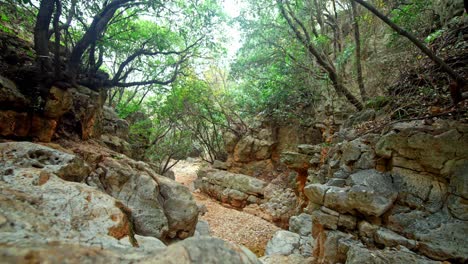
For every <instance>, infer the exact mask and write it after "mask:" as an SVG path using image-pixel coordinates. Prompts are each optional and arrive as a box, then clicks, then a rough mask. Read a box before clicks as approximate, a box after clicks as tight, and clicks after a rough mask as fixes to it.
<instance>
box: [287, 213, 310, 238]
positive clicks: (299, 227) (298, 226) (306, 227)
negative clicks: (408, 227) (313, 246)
mask: <svg viewBox="0 0 468 264" xmlns="http://www.w3.org/2000/svg"><path fill="white" fill-rule="evenodd" d="M289 231H291V232H294V233H297V234H299V235H301V236H308V235H310V234H311V233H312V217H311V215H309V214H304V213H303V214H300V215H298V216H293V217H291V218H290V219H289Z"/></svg>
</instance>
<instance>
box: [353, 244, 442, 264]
mask: <svg viewBox="0 0 468 264" xmlns="http://www.w3.org/2000/svg"><path fill="white" fill-rule="evenodd" d="M346 263H349V264H386V263H415V264H429V263H434V264H435V263H441V262H438V261H433V260H430V259H428V258H425V257H423V256H420V255H417V254H415V253H414V252H412V251H409V250H408V249H405V248H401V249H399V250H394V249H389V248H386V249H384V250H370V249H367V248H364V247H362V246H357V245H356V246H352V247H351V248H350V249H349V251H348V254H347V259H346Z"/></svg>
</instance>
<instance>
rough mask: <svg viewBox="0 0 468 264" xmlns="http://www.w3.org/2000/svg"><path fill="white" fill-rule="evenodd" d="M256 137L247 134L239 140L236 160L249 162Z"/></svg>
mask: <svg viewBox="0 0 468 264" xmlns="http://www.w3.org/2000/svg"><path fill="white" fill-rule="evenodd" d="M254 141H255V139H254V138H253V137H252V136H245V137H243V138H241V139H240V140H239V142H238V143H237V145H236V147H235V148H234V161H236V162H248V161H250V160H251V159H252V148H253V144H254Z"/></svg>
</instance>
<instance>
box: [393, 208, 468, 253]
mask: <svg viewBox="0 0 468 264" xmlns="http://www.w3.org/2000/svg"><path fill="white" fill-rule="evenodd" d="M388 219H389V223H388V228H390V229H392V230H393V231H396V232H398V233H400V234H403V235H408V236H411V238H413V239H414V240H416V241H418V242H419V247H418V248H419V251H420V252H422V253H423V254H424V255H426V256H428V257H430V258H432V259H437V260H448V259H459V260H461V262H463V261H466V260H468V250H467V249H466V247H464V245H466V244H467V243H468V238H467V237H466V235H465V234H466V233H467V232H468V226H467V225H466V222H465V221H461V220H458V219H455V218H453V217H452V216H451V215H450V214H449V213H448V212H446V211H444V210H441V211H439V212H437V213H433V214H430V213H424V212H421V211H415V210H404V208H397V209H395V210H392V212H391V214H390V216H389V217H388ZM447 234H450V239H447Z"/></svg>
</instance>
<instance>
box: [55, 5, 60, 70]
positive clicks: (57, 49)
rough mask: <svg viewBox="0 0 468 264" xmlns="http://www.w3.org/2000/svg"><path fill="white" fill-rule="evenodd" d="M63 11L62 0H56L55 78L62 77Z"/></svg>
mask: <svg viewBox="0 0 468 264" xmlns="http://www.w3.org/2000/svg"><path fill="white" fill-rule="evenodd" d="M61 13H62V3H61V2H60V0H55V15H54V34H55V58H54V64H55V65H54V66H55V78H56V79H60V74H61V69H60V66H61V62H60V25H59V23H60V14H61Z"/></svg>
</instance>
